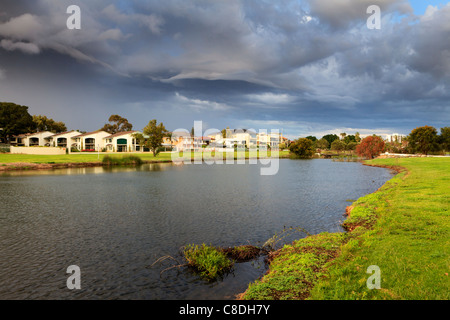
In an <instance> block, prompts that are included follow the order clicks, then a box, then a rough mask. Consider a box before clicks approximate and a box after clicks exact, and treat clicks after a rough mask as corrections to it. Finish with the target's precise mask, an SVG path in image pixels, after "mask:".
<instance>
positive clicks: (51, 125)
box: [33, 115, 67, 133]
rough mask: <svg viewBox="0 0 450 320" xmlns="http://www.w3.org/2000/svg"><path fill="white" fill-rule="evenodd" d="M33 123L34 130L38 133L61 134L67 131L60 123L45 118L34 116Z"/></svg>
mask: <svg viewBox="0 0 450 320" xmlns="http://www.w3.org/2000/svg"><path fill="white" fill-rule="evenodd" d="M33 122H34V123H35V125H36V130H37V131H38V132H40V131H50V132H53V133H61V132H65V131H67V127H66V124H65V123H64V122H62V121H55V120H53V119H51V118H47V116H42V115H34V116H33Z"/></svg>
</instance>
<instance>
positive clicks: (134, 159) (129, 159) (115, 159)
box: [102, 155, 144, 166]
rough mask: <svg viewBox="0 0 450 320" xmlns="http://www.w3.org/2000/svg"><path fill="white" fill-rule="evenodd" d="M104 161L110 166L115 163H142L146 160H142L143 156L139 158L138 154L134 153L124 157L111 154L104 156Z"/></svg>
mask: <svg viewBox="0 0 450 320" xmlns="http://www.w3.org/2000/svg"><path fill="white" fill-rule="evenodd" d="M102 163H103V164H105V165H108V166H113V165H136V166H138V165H141V164H143V163H144V162H143V161H142V159H141V158H139V157H138V156H134V155H129V156H123V157H122V158H118V157H111V156H108V155H106V156H104V157H103V160H102Z"/></svg>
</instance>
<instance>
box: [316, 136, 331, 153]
mask: <svg viewBox="0 0 450 320" xmlns="http://www.w3.org/2000/svg"><path fill="white" fill-rule="evenodd" d="M329 146H330V144H329V143H328V141H327V140H326V139H324V138H322V139H320V140H317V143H316V147H317V148H319V149H322V150H323V149H328V148H329Z"/></svg>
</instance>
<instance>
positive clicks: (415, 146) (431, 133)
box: [406, 126, 438, 154]
mask: <svg viewBox="0 0 450 320" xmlns="http://www.w3.org/2000/svg"><path fill="white" fill-rule="evenodd" d="M406 139H407V141H408V149H409V150H410V152H412V153H423V154H428V153H429V152H430V151H435V150H437V148H438V135H437V130H436V128H434V127H430V126H423V127H418V128H415V129H414V130H412V131H411V133H410V134H409V135H408V137H407V138H406Z"/></svg>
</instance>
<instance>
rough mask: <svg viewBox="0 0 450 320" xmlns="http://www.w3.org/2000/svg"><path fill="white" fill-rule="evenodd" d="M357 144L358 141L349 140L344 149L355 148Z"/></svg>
mask: <svg viewBox="0 0 450 320" xmlns="http://www.w3.org/2000/svg"><path fill="white" fill-rule="evenodd" d="M357 146H358V143H357V142H356V141H350V142H349V143H347V145H346V146H345V150H355V149H356V147H357Z"/></svg>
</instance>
